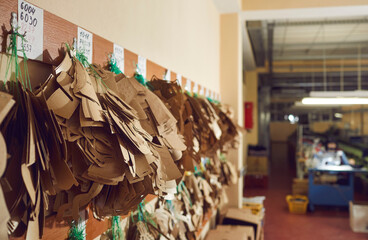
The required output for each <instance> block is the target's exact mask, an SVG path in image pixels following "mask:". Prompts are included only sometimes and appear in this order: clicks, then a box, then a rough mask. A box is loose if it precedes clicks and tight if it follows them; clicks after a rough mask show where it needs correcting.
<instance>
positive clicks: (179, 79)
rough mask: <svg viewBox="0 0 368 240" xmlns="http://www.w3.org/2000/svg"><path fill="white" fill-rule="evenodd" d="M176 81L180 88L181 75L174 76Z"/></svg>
mask: <svg viewBox="0 0 368 240" xmlns="http://www.w3.org/2000/svg"><path fill="white" fill-rule="evenodd" d="M176 79H177V81H178V84H179V86H181V75H180V74H177V75H176Z"/></svg>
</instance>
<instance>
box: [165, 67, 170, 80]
mask: <svg viewBox="0 0 368 240" xmlns="http://www.w3.org/2000/svg"><path fill="white" fill-rule="evenodd" d="M164 80H166V81H168V82H170V81H171V71H170V70H169V69H167V70H166V73H165V76H164Z"/></svg>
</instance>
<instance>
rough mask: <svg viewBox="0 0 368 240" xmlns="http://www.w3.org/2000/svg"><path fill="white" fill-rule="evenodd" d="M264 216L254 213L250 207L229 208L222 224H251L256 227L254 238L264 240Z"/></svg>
mask: <svg viewBox="0 0 368 240" xmlns="http://www.w3.org/2000/svg"><path fill="white" fill-rule="evenodd" d="M263 218H264V214H260V215H254V214H252V212H251V211H250V210H249V209H239V208H229V209H228V211H227V213H226V216H225V218H224V220H223V222H222V224H223V225H239V226H251V227H253V229H254V239H255V240H262V239H263V234H262V233H263V230H262V228H263ZM233 239H235V238H233Z"/></svg>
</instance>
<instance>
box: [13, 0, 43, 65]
mask: <svg viewBox="0 0 368 240" xmlns="http://www.w3.org/2000/svg"><path fill="white" fill-rule="evenodd" d="M18 27H19V30H18V32H19V33H20V34H24V33H26V36H25V41H24V42H23V46H24V51H25V53H26V55H27V58H29V59H36V60H40V61H42V55H43V9H41V8H38V7H36V6H34V5H32V4H30V3H28V2H26V1H24V0H18ZM18 49H22V40H21V39H20V38H19V37H18ZM18 55H19V56H23V53H22V52H18Z"/></svg>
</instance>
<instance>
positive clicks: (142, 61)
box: [137, 56, 147, 78]
mask: <svg viewBox="0 0 368 240" xmlns="http://www.w3.org/2000/svg"><path fill="white" fill-rule="evenodd" d="M146 66H147V60H146V58H144V57H142V56H138V67H137V71H138V73H139V74H140V75H142V76H143V77H144V78H147V76H146V75H147V69H146Z"/></svg>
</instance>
